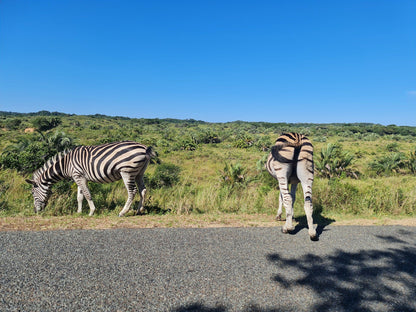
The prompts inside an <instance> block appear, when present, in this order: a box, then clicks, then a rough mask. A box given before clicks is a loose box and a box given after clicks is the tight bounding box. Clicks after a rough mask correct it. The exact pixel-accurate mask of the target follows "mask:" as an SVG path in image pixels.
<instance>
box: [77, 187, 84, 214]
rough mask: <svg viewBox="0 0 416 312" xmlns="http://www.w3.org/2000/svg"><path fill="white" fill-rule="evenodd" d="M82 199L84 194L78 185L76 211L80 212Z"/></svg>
mask: <svg viewBox="0 0 416 312" xmlns="http://www.w3.org/2000/svg"><path fill="white" fill-rule="evenodd" d="M83 200H84V194H83V193H82V190H81V188H80V187H79V186H78V192H77V201H78V210H77V213H81V212H82V201H83Z"/></svg>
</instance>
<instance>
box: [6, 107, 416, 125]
mask: <svg viewBox="0 0 416 312" xmlns="http://www.w3.org/2000/svg"><path fill="white" fill-rule="evenodd" d="M42 113H44V114H42ZM2 114H11V115H16V114H17V115H33V116H44V117H48V116H57V117H60V116H64V117H71V116H84V117H95V116H99V117H107V118H123V119H144V120H153V119H156V120H177V121H183V122H186V121H196V122H201V123H212V124H223V123H224V124H225V123H237V122H243V123H267V124H294V125H374V126H383V127H390V126H394V127H411V128H416V126H409V125H396V124H388V125H385V124H380V123H373V122H325V123H320V122H286V121H276V122H270V121H263V120H259V121H247V120H238V119H237V120H230V121H218V122H215V121H206V120H201V119H193V118H186V119H184V118H170V117H167V118H159V117H154V118H146V117H128V116H117V115H114V116H113V115H104V114H98V113H96V114H75V113H65V112H57V111H52V112H51V111H45V110H41V111H37V112H27V113H26V112H14V111H0V115H2Z"/></svg>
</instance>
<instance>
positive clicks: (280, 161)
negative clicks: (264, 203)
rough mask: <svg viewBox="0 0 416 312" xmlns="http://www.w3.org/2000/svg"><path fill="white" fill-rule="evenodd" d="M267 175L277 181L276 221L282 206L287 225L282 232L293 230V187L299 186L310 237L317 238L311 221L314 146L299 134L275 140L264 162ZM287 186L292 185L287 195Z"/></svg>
mask: <svg viewBox="0 0 416 312" xmlns="http://www.w3.org/2000/svg"><path fill="white" fill-rule="evenodd" d="M266 168H267V171H269V173H270V174H271V175H272V176H273V177H274V178H275V179H277V180H278V181H279V188H280V196H279V209H278V212H277V216H276V218H277V219H278V220H280V219H281V215H282V203H283V205H284V206H285V210H286V223H285V225H284V226H283V228H282V232H283V233H287V232H290V231H293V230H294V227H293V225H292V217H293V204H294V203H295V196H296V188H297V185H298V183H299V182H300V183H301V184H302V189H303V194H304V200H305V204H304V209H305V213H306V218H307V220H308V228H309V236H310V238H311V239H312V240H316V239H317V235H316V231H315V229H314V227H313V219H312V212H313V207H312V183H313V146H312V143H311V141H309V139H308V138H307V137H305V136H304V135H301V134H298V133H285V134H282V135H281V136H280V137H278V138H277V140H276V143H275V145H274V146H273V147H272V149H271V152H270V155H269V157H268V159H267V162H266ZM289 184H292V187H291V190H290V192H289Z"/></svg>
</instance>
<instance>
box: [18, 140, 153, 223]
mask: <svg viewBox="0 0 416 312" xmlns="http://www.w3.org/2000/svg"><path fill="white" fill-rule="evenodd" d="M155 156H156V154H155V153H154V152H153V150H152V148H151V147H146V146H144V145H142V144H139V143H136V142H131V141H124V142H115V143H108V144H102V145H96V146H78V147H75V148H74V149H72V150H70V151H67V152H64V153H59V154H57V155H55V156H54V157H53V158H52V159H50V160H49V161H47V162H46V163H45V165H44V166H43V167H42V168H40V169H38V170H36V171H35V172H34V173H33V180H26V182H28V183H30V184H32V186H33V187H32V194H33V198H34V202H35V212H38V211H41V210H42V209H43V208H45V206H46V204H47V201H48V198H49V195H50V189H51V186H52V184H54V183H55V182H57V181H60V180H64V179H73V180H74V181H75V183H76V184H77V185H78V195H77V200H78V213H80V212H81V211H82V201H83V199H84V196H85V198H86V199H87V202H88V205H89V207H90V213H89V215H90V216H92V215H93V213H94V210H95V206H94V202H93V201H92V199H91V193H90V190H89V189H88V186H87V181H92V182H98V183H110V182H114V181H118V180H120V179H123V182H124V184H125V186H126V188H127V192H128V197H127V201H126V204H125V205H124V208H123V210H121V212H120V214H119V216H120V217H121V216H123V215H124V214H125V213H126V212H127V211H129V209H130V206H131V204H132V202H133V198H134V196H135V195H136V193H137V191H139V193H140V203H139V207H138V210H137V211H138V212H139V211H140V212H142V211H143V210H144V208H143V202H144V197H145V194H146V188H145V186H144V182H143V175H144V172H145V170H146V168H147V165H148V164H149V161H150V158H152V157H155Z"/></svg>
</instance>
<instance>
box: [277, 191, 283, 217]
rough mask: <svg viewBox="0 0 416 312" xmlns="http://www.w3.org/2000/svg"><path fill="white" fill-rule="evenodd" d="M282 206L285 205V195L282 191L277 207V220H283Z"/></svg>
mask: <svg viewBox="0 0 416 312" xmlns="http://www.w3.org/2000/svg"><path fill="white" fill-rule="evenodd" d="M282 207H283V196H282V192H280V194H279V209H277V215H276V220H277V221H281V220H282Z"/></svg>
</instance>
